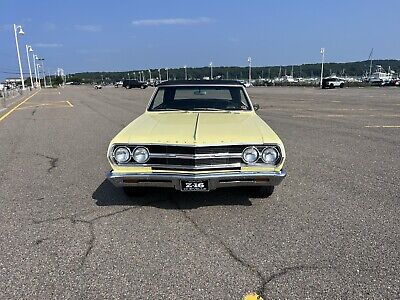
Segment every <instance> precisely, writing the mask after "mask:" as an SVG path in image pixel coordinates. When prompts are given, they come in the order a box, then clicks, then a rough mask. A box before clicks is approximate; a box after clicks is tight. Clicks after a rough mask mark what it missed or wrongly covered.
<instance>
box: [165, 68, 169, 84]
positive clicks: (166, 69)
mask: <svg viewBox="0 0 400 300" xmlns="http://www.w3.org/2000/svg"><path fill="white" fill-rule="evenodd" d="M165 71H167V81H168V80H169V74H168V68H165Z"/></svg>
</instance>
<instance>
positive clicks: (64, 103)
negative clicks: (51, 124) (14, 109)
mask: <svg viewBox="0 0 400 300" xmlns="http://www.w3.org/2000/svg"><path fill="white" fill-rule="evenodd" d="M31 104H32V105H28V106H22V107H20V108H18V110H23V109H29V108H36V107H40V106H46V107H47V108H72V107H74V106H73V105H72V104H71V102H69V101H57V102H51V103H31Z"/></svg>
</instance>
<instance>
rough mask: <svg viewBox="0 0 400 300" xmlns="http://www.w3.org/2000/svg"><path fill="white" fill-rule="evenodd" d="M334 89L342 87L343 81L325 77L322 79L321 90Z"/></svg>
mask: <svg viewBox="0 0 400 300" xmlns="http://www.w3.org/2000/svg"><path fill="white" fill-rule="evenodd" d="M335 87H340V88H343V87H344V80H342V79H340V78H338V77H326V78H324V79H322V88H323V89H334V88H335Z"/></svg>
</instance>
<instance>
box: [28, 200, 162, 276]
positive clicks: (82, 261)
mask: <svg viewBox="0 0 400 300" xmlns="http://www.w3.org/2000/svg"><path fill="white" fill-rule="evenodd" d="M157 202H160V200H155V201H148V202H145V203H143V204H141V205H136V206H130V207H126V208H124V209H121V210H118V211H113V212H110V213H107V214H105V215H99V216H97V217H94V218H92V219H89V220H84V219H82V218H84V217H85V216H87V215H90V214H92V213H93V212H89V213H87V214H84V215H72V216H60V217H57V218H49V219H43V220H33V223H34V224H43V223H51V222H58V221H70V222H71V223H72V224H75V223H81V224H85V225H87V226H88V227H89V240H88V242H87V248H86V250H85V252H84V254H83V255H82V257H81V259H80V264H79V270H81V269H82V268H83V267H84V265H85V263H86V261H87V259H88V257H89V255H90V254H91V253H92V251H93V248H94V246H95V243H96V234H95V231H94V224H95V222H96V221H98V220H100V219H103V218H109V217H113V216H115V215H118V214H121V213H124V212H127V211H130V210H134V209H137V208H141V207H143V206H147V205H151V204H154V203H157Z"/></svg>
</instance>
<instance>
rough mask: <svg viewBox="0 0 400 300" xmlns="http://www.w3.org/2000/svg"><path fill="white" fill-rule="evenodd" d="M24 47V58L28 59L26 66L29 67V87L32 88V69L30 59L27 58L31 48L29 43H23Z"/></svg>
mask: <svg viewBox="0 0 400 300" xmlns="http://www.w3.org/2000/svg"><path fill="white" fill-rule="evenodd" d="M25 49H26V58H27V59H28V67H29V76H30V78H31V87H32V88H33V79H32V69H31V61H30V59H29V52H33V49H32V47H31V46H29V45H25Z"/></svg>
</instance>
